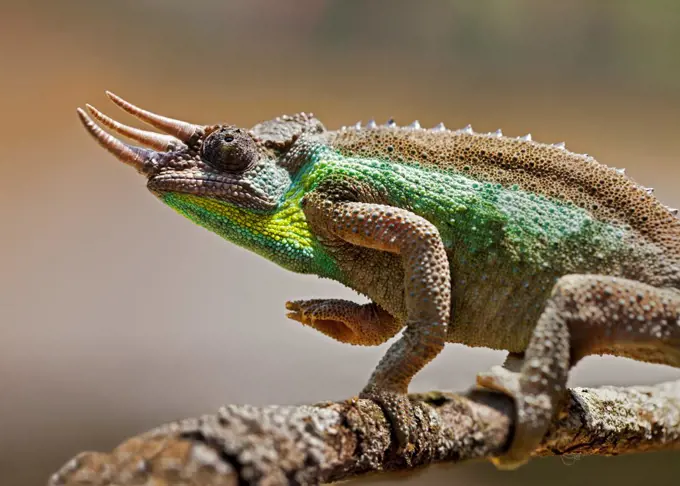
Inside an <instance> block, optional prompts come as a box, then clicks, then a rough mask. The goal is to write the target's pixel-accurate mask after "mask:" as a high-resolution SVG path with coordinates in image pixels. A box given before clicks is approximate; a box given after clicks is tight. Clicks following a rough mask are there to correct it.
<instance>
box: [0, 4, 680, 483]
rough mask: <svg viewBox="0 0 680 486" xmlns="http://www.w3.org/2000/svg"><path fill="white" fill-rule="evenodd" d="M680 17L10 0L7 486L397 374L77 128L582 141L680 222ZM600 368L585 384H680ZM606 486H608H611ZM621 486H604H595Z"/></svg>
mask: <svg viewBox="0 0 680 486" xmlns="http://www.w3.org/2000/svg"><path fill="white" fill-rule="evenodd" d="M679 51H680V3H679V2H675V1H672V0H667V1H664V0H647V1H645V2H642V1H635V0H618V1H593V0H572V1H570V2H545V1H540V0H535V1H530V0H526V1H504V0H496V1H477V2H471V1H447V0H431V1H421V2H417V1H411V2H408V1H395V0H391V1H388V0H384V1H366V2H359V1H321V0H297V1H289V2H284V1H280V0H278V1H277V0H249V1H227V2H225V1H218V0H213V1H191V2H190V1H188V0H182V1H179V0H127V1H123V0H119V1H115V2H112V1H111V2H93V1H86V0H80V1H75V0H62V1H59V2H49V1H42V2H36V1H24V2H10V1H7V0H0V57H1V59H2V66H1V67H0V154H1V155H0V164H2V165H1V167H2V172H1V176H0V187H1V189H0V215H1V224H2V226H1V229H0V231H1V232H2V238H1V239H0V245H1V250H2V251H1V252H0V269H1V273H0V274H1V275H2V279H1V280H0V391H1V394H0V484H2V485H3V486H14V485H18V486H22V485H39V484H44V483H45V481H46V479H47V477H48V476H49V475H50V474H51V473H52V472H54V470H55V469H57V468H58V467H59V466H60V465H61V464H62V463H64V462H65V461H66V460H68V459H69V458H70V457H71V456H73V455H74V454H76V453H77V452H79V451H82V450H110V449H112V448H113V447H114V446H115V445H116V444H118V443H119V442H121V441H122V440H124V439H125V438H126V437H128V436H130V435H133V434H136V433H140V432H142V431H144V430H147V429H149V428H152V427H154V426H156V425H158V424H161V423H164V422H167V421H170V420H173V419H175V418H179V417H188V416H195V415H199V414H202V413H208V412H212V411H215V410H216V409H217V408H218V407H219V406H220V405H222V404H224V403H251V404H258V405H264V404H273V403H276V404H295V403H304V402H313V401H320V400H330V399H344V398H346V397H348V396H351V395H353V394H355V393H357V392H358V391H359V390H360V389H361V387H362V386H363V385H364V383H365V381H366V379H367V378H368V376H369V374H370V373H371V371H372V369H373V367H374V366H375V364H376V363H377V362H378V360H379V358H380V356H381V355H382V354H383V353H384V351H385V348H386V346H382V347H380V348H352V347H348V346H346V345H342V344H339V343H335V342H333V341H331V340H329V339H328V338H326V337H324V336H323V335H321V334H318V333H316V332H314V331H313V330H310V329H308V328H303V327H302V326H300V325H299V324H297V323H295V322H293V321H289V320H287V319H286V318H285V317H284V316H285V310H284V302H285V300H286V299H289V298H303V297H324V296H326V297H331V296H333V297H347V298H355V296H353V295H352V293H351V292H349V291H347V290H346V289H343V288H341V287H340V285H338V284H335V283H333V282H328V281H321V280H319V279H317V278H315V277H310V276H301V275H294V274H291V273H287V272H285V271H284V270H281V269H279V268H277V267H275V266H274V265H273V264H270V263H268V262H267V261H265V260H262V259H260V257H257V256H255V255H251V254H249V253H246V252H245V251H244V250H241V249H239V248H236V247H234V246H231V245H229V244H227V243H225V242H223V241H221V240H220V239H219V238H218V237H216V236H214V235H212V234H210V233H208V232H207V231H205V230H203V229H201V228H199V227H198V226H194V225H192V224H191V223H190V222H189V221H187V220H184V219H183V218H181V217H179V216H178V215H176V214H174V213H173V212H172V211H171V210H169V209H168V208H166V207H163V206H162V205H161V204H160V203H159V202H158V201H156V200H155V199H154V198H153V197H152V196H151V195H150V194H148V193H147V191H146V190H145V188H144V181H143V180H142V179H141V178H140V177H139V176H137V174H136V173H135V172H134V171H133V170H131V169H129V168H127V167H125V166H123V165H122V164H121V163H118V162H117V161H115V160H114V158H113V157H111V156H109V155H107V154H106V153H105V152H104V151H103V150H101V149H100V148H99V147H98V146H97V145H96V144H95V143H94V142H93V141H92V140H91V139H90V138H89V137H88V136H87V135H86V133H85V132H84V130H83V129H82V128H81V126H80V125H79V123H78V120H77V117H76V114H75V108H76V107H77V106H84V104H85V103H86V102H89V103H92V104H94V105H95V106H96V107H98V108H99V109H102V110H104V111H105V112H107V113H109V114H112V115H115V117H117V118H118V119H119V120H121V121H124V122H128V123H129V122H130V121H131V120H130V119H129V118H127V117H125V116H123V115H121V112H119V111H117V110H116V109H115V107H113V105H111V104H110V103H108V102H107V99H106V98H105V96H104V90H105V89H109V90H112V91H114V92H116V93H117V94H119V95H122V96H124V97H125V98H127V99H129V100H130V101H132V102H134V103H138V104H139V105H141V106H143V107H146V108H149V109H152V110H155V111H157V112H160V113H162V114H165V115H169V116H175V117H180V118H183V119H186V120H189V121H194V122H197V123H213V122H219V121H228V122H230V123H234V124H238V125H241V126H246V127H249V126H251V125H253V124H254V123H256V122H258V121H260V120H263V119H267V118H272V117H275V116H277V115H280V114H282V113H294V112H298V111H311V112H314V113H315V114H316V115H317V116H318V117H319V118H321V119H322V120H323V122H324V123H325V124H326V126H328V127H331V128H334V127H338V126H340V125H346V124H351V123H354V122H356V121H357V120H364V121H365V120H368V119H370V118H372V117H375V118H376V119H377V120H378V121H384V120H386V119H387V118H388V117H390V116H392V117H395V118H396V120H397V121H398V122H400V123H410V122H411V121H412V120H413V119H416V118H417V119H419V120H420V122H421V123H422V124H423V125H424V126H433V125H435V124H436V123H438V122H440V121H443V122H444V123H445V124H446V125H447V126H449V127H462V126H464V125H466V124H468V123H471V124H472V125H473V127H474V128H475V129H476V130H478V131H491V130H495V129H496V128H498V127H501V128H502V129H503V131H504V132H505V133H506V134H508V135H512V136H517V135H523V134H524V133H526V132H531V133H532V134H533V136H534V139H535V140H539V141H545V142H558V141H562V140H566V142H567V147H568V148H570V149H571V150H573V151H575V152H587V153H590V154H592V155H594V156H595V157H597V158H598V159H599V160H600V161H601V162H603V163H606V164H609V165H612V166H615V167H626V168H627V169H628V173H629V174H630V175H632V176H633V177H634V178H635V179H637V180H638V181H640V182H641V183H643V184H644V185H647V186H653V187H655V188H656V193H657V195H658V197H659V198H660V199H661V200H662V201H663V202H665V203H667V204H669V205H671V206H676V207H677V206H678V205H680V195H679V193H678V181H680V163H679V158H680V137H679V136H678V128H679V127H680V56H679V55H678V52H679ZM502 359H503V353H498V352H492V351H489V350H483V349H467V348H464V347H462V346H456V345H449V346H448V347H447V348H446V350H445V352H444V353H443V354H442V355H441V356H440V357H439V358H437V360H436V361H435V362H433V363H432V364H431V365H430V366H429V367H428V368H427V369H426V370H425V371H423V372H422V373H421V374H419V375H418V377H417V379H416V380H415V382H414V384H413V387H412V389H413V390H414V391H425V390H428V389H454V390H462V389H465V388H467V387H468V386H470V385H471V384H472V383H473V380H474V376H475V373H476V372H478V371H481V370H485V369H487V368H488V367H489V366H491V365H493V364H496V363H499V362H501V361H502ZM679 377H680V372H679V371H678V370H674V369H671V368H664V367H660V366H651V365H643V364H640V363H635V362H632V361H627V360H623V359H611V358H589V359H587V360H585V361H584V362H582V363H581V364H579V366H578V367H577V369H576V370H575V372H574V373H573V375H572V384H574V385H600V384H641V383H653V382H657V381H661V380H669V379H677V378H679ZM678 477H680V455H678V454H677V453H675V454H645V455H637V456H625V457H619V458H578V457H570V458H567V459H563V458H549V459H542V460H537V461H534V462H532V463H531V464H530V465H529V466H527V467H524V468H522V469H521V470H519V471H517V472H516V473H512V474H507V473H505V474H504V473H499V472H497V471H495V470H494V468H493V467H492V466H490V465H489V464H486V463H479V464H466V465H462V466H456V467H436V468H429V469H426V470H424V471H421V472H419V473H418V474H416V475H410V476H384V477H378V478H372V479H371V480H370V481H371V482H378V483H381V484H391V483H394V482H397V481H399V482H400V484H447V485H451V484H465V485H491V484H494V485H497V484H508V485H515V484H516V485H519V484H523V485H528V484H529V485H539V484H541V485H542V484H546V483H550V484H555V485H571V484H583V483H585V484H588V483H592V484H599V483H601V482H603V481H605V480H606V481H608V482H610V483H612V484H613V483H616V484H617V485H618V486H628V485H638V484H642V483H643V481H644V482H645V484H649V485H665V484H669V485H670V484H677V481H678ZM605 478H606V479H605ZM596 482H597V483H596Z"/></svg>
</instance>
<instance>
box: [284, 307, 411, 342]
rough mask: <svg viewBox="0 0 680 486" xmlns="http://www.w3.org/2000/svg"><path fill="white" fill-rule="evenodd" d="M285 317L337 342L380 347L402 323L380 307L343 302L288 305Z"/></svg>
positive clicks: (397, 330)
mask: <svg viewBox="0 0 680 486" xmlns="http://www.w3.org/2000/svg"><path fill="white" fill-rule="evenodd" d="M286 309H287V310H288V311H289V312H288V314H286V317H288V318H289V319H292V320H294V321H298V322H300V323H302V324H304V325H305V326H310V327H313V328H314V329H316V330H317V331H320V332H322V333H323V334H325V335H326V336H329V337H331V338H333V339H335V340H336V341H340V342H342V343H349V344H356V345H361V346H377V345H379V344H382V343H384V342H385V341H387V340H388V339H390V338H391V337H392V336H394V335H395V334H396V333H397V332H399V329H401V327H402V326H401V324H400V323H399V322H398V321H397V320H396V319H394V317H392V316H391V315H390V314H388V313H387V312H386V311H384V310H383V309H382V308H380V307H379V306H378V305H377V304H375V303H373V302H370V303H368V304H357V303H355V302H351V301H348V300H341V299H311V300H294V301H290V302H286Z"/></svg>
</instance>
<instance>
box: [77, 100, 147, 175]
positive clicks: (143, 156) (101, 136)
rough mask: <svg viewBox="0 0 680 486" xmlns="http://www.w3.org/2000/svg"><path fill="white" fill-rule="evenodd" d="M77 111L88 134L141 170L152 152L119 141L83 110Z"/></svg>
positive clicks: (118, 156)
mask: <svg viewBox="0 0 680 486" xmlns="http://www.w3.org/2000/svg"><path fill="white" fill-rule="evenodd" d="M77 111H78V116H79V117H80V121H81V122H82V123H83V126H84V127H85V129H86V130H87V131H88V132H90V135H92V137H93V138H94V139H95V140H96V141H97V142H98V143H99V145H101V146H102V147H104V148H105V149H106V150H108V151H109V152H111V153H112V154H113V155H115V156H116V157H117V158H118V159H119V160H121V161H122V162H125V163H126V164H128V165H130V166H132V167H134V168H135V169H137V170H138V171H140V172H141V171H142V170H143V168H144V162H145V161H146V160H147V159H148V158H149V156H150V155H151V154H152V153H153V152H151V151H150V150H146V149H143V148H138V147H133V146H131V145H127V144H125V143H123V142H121V141H120V140H118V139H117V138H115V137H113V136H111V135H109V134H108V133H106V132H105V131H104V130H102V129H101V128H99V127H98V126H97V124H96V123H95V122H93V121H92V119H91V118H90V117H89V116H87V113H85V110H83V109H81V108H78V110H77Z"/></svg>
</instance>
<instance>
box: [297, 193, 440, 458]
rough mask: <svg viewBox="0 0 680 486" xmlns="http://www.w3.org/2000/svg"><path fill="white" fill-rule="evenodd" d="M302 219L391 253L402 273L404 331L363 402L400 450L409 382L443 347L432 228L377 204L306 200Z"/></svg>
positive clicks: (405, 438) (407, 426) (405, 435)
mask: <svg viewBox="0 0 680 486" xmlns="http://www.w3.org/2000/svg"><path fill="white" fill-rule="evenodd" d="M304 207H305V214H307V215H308V217H310V219H313V220H315V221H317V222H319V223H321V224H323V226H325V229H326V231H327V232H328V233H330V234H331V235H333V236H334V237H336V238H339V239H340V240H343V241H345V242H347V243H350V244H353V245H358V246H363V247H367V248H372V249H375V250H381V251H387V252H392V253H396V254H398V255H400V256H401V258H402V262H403V268H404V299H405V305H406V322H405V325H406V330H405V331H404V333H403V335H402V337H401V338H400V339H399V340H398V341H397V342H396V343H394V344H393V345H392V346H391V347H390V348H389V349H388V350H387V353H386V354H385V356H384V357H383V359H382V360H381V361H380V363H379V364H378V366H377V368H376V369H375V371H374V372H373V375H372V376H371V378H370V380H369V382H368V384H367V385H366V386H365V387H364V390H363V391H362V396H364V397H367V398H371V399H373V400H375V401H376V402H378V403H380V404H381V406H382V407H383V409H384V410H385V412H386V413H387V415H388V416H389V417H390V419H391V420H392V422H393V424H394V427H395V431H396V434H397V438H398V440H399V443H400V445H401V446H402V447H407V446H408V443H409V437H410V436H411V430H412V429H413V427H414V426H415V425H414V424H413V423H411V421H410V420H409V417H410V415H411V408H412V407H411V404H410V402H409V400H408V397H407V396H406V393H407V391H408V385H409V383H410V382H411V379H412V378H413V376H414V375H415V374H416V373H417V372H418V371H420V370H421V369H422V368H423V367H424V366H425V365H426V364H427V363H428V362H430V361H431V360H432V359H434V358H435V356H437V355H438V354H439V352H440V351H441V350H442V348H443V347H444V344H445V341H446V329H447V326H448V323H449V315H450V306H451V276H450V271H449V262H448V259H447V255H446V251H445V249H444V244H443V242H442V240H441V238H440V236H439V232H438V231H437V228H436V227H435V226H434V225H433V224H432V223H430V222H429V221H427V220H426V219H424V218H422V217H420V216H418V215H416V214H413V213H411V212H410V211H407V210H405V209H400V208H394V207H391V206H386V205H382V204H369V203H361V202H342V201H340V202H335V201H329V200H327V199H326V200H319V199H316V198H309V199H307V202H306V204H305V206H304Z"/></svg>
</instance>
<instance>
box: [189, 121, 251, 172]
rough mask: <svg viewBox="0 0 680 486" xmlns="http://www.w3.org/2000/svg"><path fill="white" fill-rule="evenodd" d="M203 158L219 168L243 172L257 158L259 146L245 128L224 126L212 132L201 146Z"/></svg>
mask: <svg viewBox="0 0 680 486" xmlns="http://www.w3.org/2000/svg"><path fill="white" fill-rule="evenodd" d="M201 155H202V157H203V159H204V160H205V161H206V162H207V163H208V164H210V165H211V166H213V167H215V168H216V169H219V170H224V171H227V172H242V171H245V170H247V169H249V168H250V167H252V166H253V164H254V163H255V161H256V160H257V156H258V152H257V146H256V144H255V141H254V140H253V138H252V137H251V136H250V135H249V134H247V133H246V132H245V131H244V130H241V129H240V128H234V127H222V128H218V129H217V130H215V131H214V132H212V133H211V134H210V135H208V137H207V138H206V139H205V142H203V145H202V146H201Z"/></svg>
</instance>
